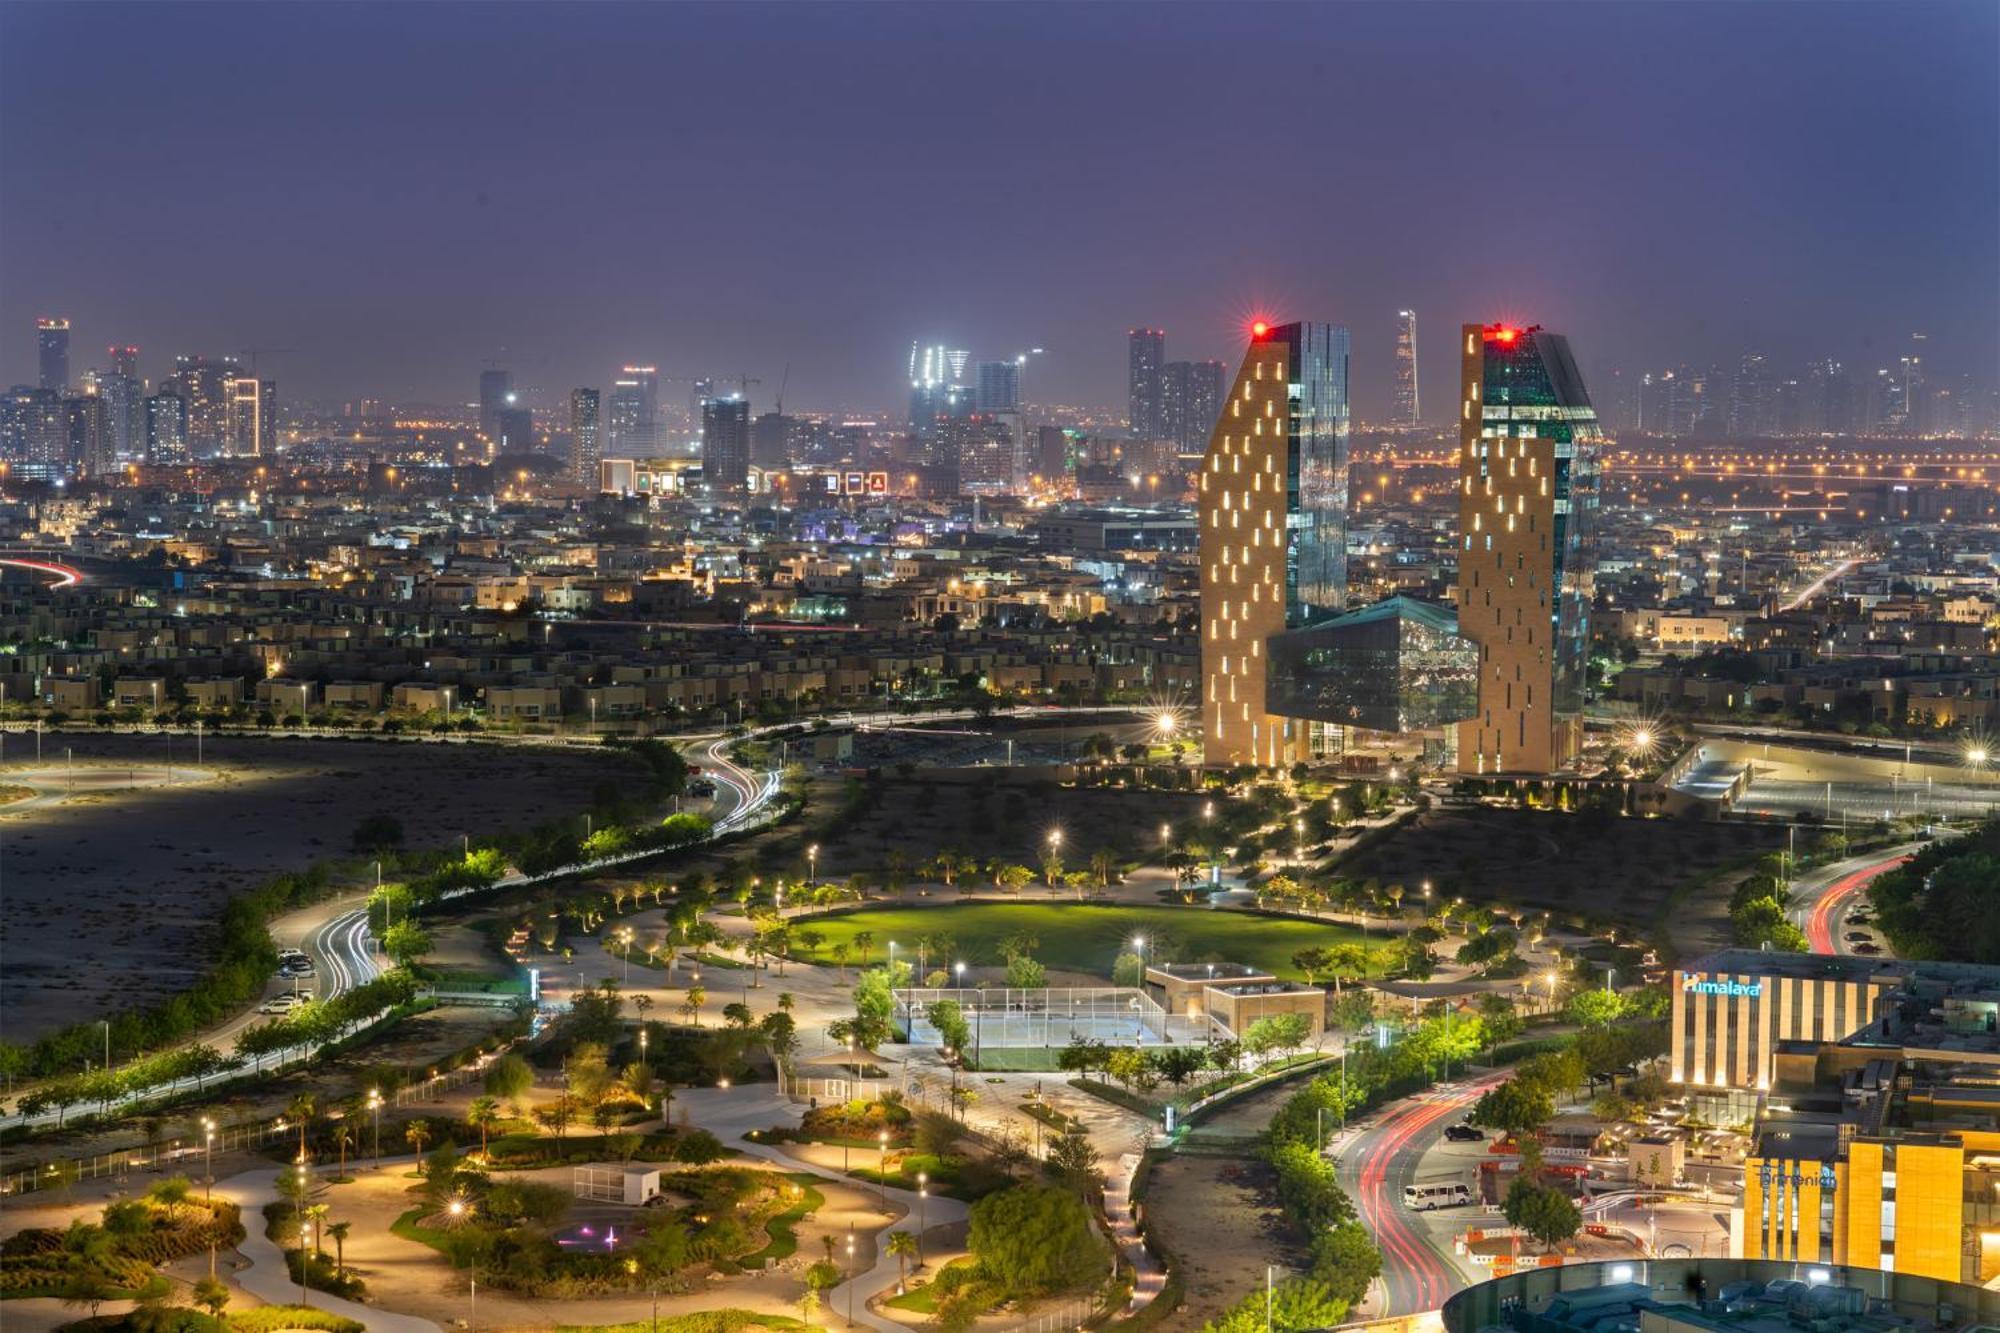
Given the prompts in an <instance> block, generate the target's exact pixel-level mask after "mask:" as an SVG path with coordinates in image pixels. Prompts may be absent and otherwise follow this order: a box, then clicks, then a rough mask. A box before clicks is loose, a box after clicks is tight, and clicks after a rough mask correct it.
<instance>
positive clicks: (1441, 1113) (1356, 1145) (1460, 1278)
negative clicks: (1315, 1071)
mask: <svg viewBox="0 0 2000 1333" xmlns="http://www.w3.org/2000/svg"><path fill="white" fill-rule="evenodd" d="M1506 1077H1507V1076H1506V1075H1505V1074H1487V1075H1482V1076H1481V1077H1479V1078H1477V1079H1472V1080H1469V1081H1467V1082H1464V1083H1457V1084H1450V1085H1440V1086H1438V1087H1435V1088H1432V1089H1429V1090H1428V1091H1425V1092H1420V1093H1417V1094H1416V1095H1415V1096H1412V1097H1405V1098H1404V1099H1403V1100H1401V1101H1399V1102H1394V1103H1392V1104H1391V1105H1389V1106H1388V1107H1386V1108H1385V1109H1383V1110H1382V1111H1381V1112H1379V1113H1378V1114H1377V1115H1376V1117H1375V1118H1374V1119H1373V1120H1372V1121H1370V1122H1368V1123H1367V1124H1366V1125H1364V1126H1363V1127H1362V1128H1361V1129H1360V1131H1359V1132H1358V1133H1357V1134H1355V1135H1354V1136H1353V1137H1351V1138H1349V1139H1348V1140H1347V1142H1346V1144H1345V1145H1344V1146H1343V1148H1342V1150H1341V1155H1340V1163H1339V1174H1340V1183H1341V1184H1342V1186H1344V1187H1345V1188H1346V1190H1347V1192H1348V1194H1349V1195H1350V1196H1351V1197H1352V1198H1353V1199H1354V1206H1355V1208H1356V1210H1357V1211H1358V1212H1359V1213H1360V1215H1361V1223H1362V1225H1363V1226H1365V1227H1367V1228H1368V1230H1369V1232H1370V1234H1372V1235H1373V1236H1374V1237H1375V1243H1376V1245H1377V1246H1379V1247H1380V1248H1381V1251H1382V1279H1381V1281H1382V1299H1381V1302H1380V1307H1379V1308H1378V1309H1377V1310H1376V1311H1375V1315H1376V1317H1378V1318H1379V1317H1386V1316H1390V1315H1408V1314H1419V1313H1422V1312H1424V1311H1427V1310H1435V1309H1437V1308H1438V1307H1439V1306H1441V1305H1443V1304H1444V1301H1445V1298H1446V1297H1447V1296H1449V1295H1451V1294H1452V1293H1453V1292H1455V1291H1457V1290H1459V1289H1460V1288H1461V1287H1464V1286H1466V1285H1467V1284H1468V1279H1467V1278H1466V1277H1465V1276H1464V1274H1463V1273H1462V1272H1461V1271H1460V1269H1459V1267H1458V1264H1457V1262H1456V1261H1455V1260H1454V1259H1453V1258H1452V1256H1451V1255H1450V1254H1448V1253H1446V1252H1445V1251H1444V1250H1442V1249H1440V1248H1438V1246H1437V1245H1436V1243H1435V1242H1434V1241H1433V1240H1432V1239H1431V1234H1430V1229H1429V1228H1428V1227H1427V1226H1425V1225H1424V1224H1423V1223H1421V1222H1419V1221H1417V1220H1416V1219H1415V1217H1414V1216H1413V1215H1412V1214H1411V1213H1410V1211H1409V1210H1408V1209H1407V1208H1405V1207H1404V1206H1403V1187H1404V1186H1405V1185H1408V1184H1411V1183H1412V1182H1413V1181H1414V1180H1415V1179H1416V1174H1417V1165H1418V1163H1419V1162H1420V1161H1421V1160H1422V1158H1423V1155H1424V1153H1425V1152H1426V1151H1427V1150H1428V1149H1429V1148H1430V1147H1431V1146H1432V1145H1434V1144H1435V1143H1437V1141H1438V1140H1439V1139H1441V1138H1443V1137H1444V1131H1445V1127H1446V1126H1447V1125H1450V1124H1453V1123H1455V1122H1456V1121H1458V1120H1459V1119H1461V1118H1462V1117H1463V1116H1464V1114H1465V1112H1466V1111H1467V1110H1469V1109H1470V1108H1471V1106H1472V1104H1473V1103H1474V1102H1476V1101H1478V1100H1479V1098H1480V1096H1481V1095H1482V1094H1483V1093H1485V1091H1486V1090H1487V1089H1488V1088H1490V1087H1492V1086H1493V1085H1494V1084H1496V1083H1499V1082H1502V1081H1503V1080H1504V1079H1505V1078H1506Z"/></svg>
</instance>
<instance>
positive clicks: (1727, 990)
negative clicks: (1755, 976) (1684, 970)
mask: <svg viewBox="0 0 2000 1333" xmlns="http://www.w3.org/2000/svg"><path fill="white" fill-rule="evenodd" d="M1681 989H1682V990H1684V991H1692V992H1693V993H1694V994H1696V995H1729V996H1737V995H1747V996H1749V997H1750V998H1751V999H1753V1000H1754V999H1757V998H1758V997H1759V996H1761V995H1763V993H1764V983H1763V982H1761V981H1697V980H1695V979H1694V978H1693V977H1682V978H1681Z"/></svg>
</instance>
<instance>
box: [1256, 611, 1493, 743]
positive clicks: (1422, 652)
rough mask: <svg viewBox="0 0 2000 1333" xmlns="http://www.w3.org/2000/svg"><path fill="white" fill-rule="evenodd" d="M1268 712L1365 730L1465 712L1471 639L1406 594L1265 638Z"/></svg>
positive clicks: (1445, 614) (1424, 723) (1472, 694)
mask: <svg viewBox="0 0 2000 1333" xmlns="http://www.w3.org/2000/svg"><path fill="white" fill-rule="evenodd" d="M1266 647H1267V649H1268V653H1269V660H1270V667H1269V674H1268V676H1267V677H1266V680H1267V686H1266V690H1267V693H1266V702H1267V704H1268V706H1269V708H1270V709H1271V711H1272V712H1274V713H1279V714H1282V715H1284V716H1286V717H1295V718H1305V719H1309V720H1311V721H1314V722H1326V723H1334V724H1338V725H1340V726H1345V727H1365V728H1367V729H1369V730H1371V731H1387V732H1411V731H1427V730H1432V729H1435V728H1439V727H1443V726H1445V725H1447V724H1449V723H1453V722H1460V721H1463V720H1465V719H1466V718H1469V717H1471V716H1472V715H1473V713H1474V712H1475V711H1476V709H1477V707H1478V701H1479V645H1477V644H1475V643H1473V642H1471V641H1470V640H1468V639H1465V638H1461V637H1460V636H1459V633H1458V618H1457V617H1456V616H1454V615H1453V614H1452V613H1451V612H1450V611H1448V610H1446V609H1444V608H1442V607H1437V606H1432V605H1429V604H1428V603H1425V602H1419V601H1415V600H1412V599H1411V598H1408V597H1391V598H1389V599H1388V600H1387V601H1384V602H1377V603H1376V604H1375V605H1373V606H1368V607H1363V608H1362V609H1361V610H1359V611H1352V612H1349V613H1348V614H1346V615H1344V616H1336V617H1334V618H1333V619H1331V620H1327V621H1323V622H1322V623H1320V624H1317V625H1310V626H1307V627H1306V628H1303V629H1295V630H1289V631H1287V632H1285V633H1283V634H1278V635H1273V636H1272V637H1271V639H1270V640H1269V642H1268V643H1267V645H1266Z"/></svg>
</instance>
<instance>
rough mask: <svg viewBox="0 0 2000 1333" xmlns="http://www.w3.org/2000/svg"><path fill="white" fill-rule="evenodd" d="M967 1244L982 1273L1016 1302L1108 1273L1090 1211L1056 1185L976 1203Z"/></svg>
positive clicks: (1006, 1193) (1034, 1186) (1013, 1191)
mask: <svg viewBox="0 0 2000 1333" xmlns="http://www.w3.org/2000/svg"><path fill="white" fill-rule="evenodd" d="M967 1244H968V1246H969V1248H970V1249H971V1251H972V1253H973V1256H974V1257H975V1258H976V1259H977V1260H978V1262H979V1267H980V1270H981V1271H982V1272H983V1273H984V1274H985V1275H986V1276H987V1277H988V1278H989V1279H991V1280H992V1282H993V1283H994V1285H995V1286H997V1287H999V1288H1000V1290H1001V1291H1003V1292H1004V1293H1006V1294H1007V1295H1008V1296H1010V1297H1013V1298H1015V1299H1024V1298H1031V1297H1034V1296H1039V1295H1044V1294H1047V1293H1049V1292H1056V1291H1066V1290H1068V1289H1070V1288H1072V1287H1077V1286H1081V1285H1083V1284H1084V1283H1086V1282H1089V1281H1092V1280H1093V1279H1094V1278H1096V1276H1097V1275H1098V1274H1099V1273H1101V1272H1102V1271H1103V1269H1104V1257H1105V1256H1104V1243H1103V1242H1102V1241H1101V1240H1100V1239H1099V1238H1098V1235H1097V1228H1096V1226H1095V1225H1094V1224H1093V1222H1092V1220H1091V1214H1090V1209H1089V1208H1088V1207H1087V1206H1085V1204H1084V1203H1083V1201H1082V1200H1081V1199H1079V1198H1078V1197H1077V1196H1076V1195H1075V1194H1073V1193H1071V1192H1070V1191H1069V1190H1065V1189H1058V1188H1056V1187H1055V1186H1052V1185H1037V1184H1024V1185H1015V1186H1013V1187H1012V1188H1010V1189H1004V1190H1001V1191H1000V1192H998V1193H997V1194H989V1195H987V1196H986V1197H985V1198H983V1199H981V1200H979V1202H977V1203H975V1204H973V1205H972V1226H971V1230H970V1232H969V1234H968V1237H967Z"/></svg>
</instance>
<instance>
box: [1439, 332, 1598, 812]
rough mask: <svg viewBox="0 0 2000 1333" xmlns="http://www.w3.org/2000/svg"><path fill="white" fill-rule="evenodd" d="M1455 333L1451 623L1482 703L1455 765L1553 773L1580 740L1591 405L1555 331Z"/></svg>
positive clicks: (1591, 501) (1593, 494) (1593, 503)
mask: <svg viewBox="0 0 2000 1333" xmlns="http://www.w3.org/2000/svg"><path fill="white" fill-rule="evenodd" d="M1461 336H1462V343H1461V347H1460V360H1461V363H1462V366H1463V373H1462V374H1461V375H1460V377H1459V383H1460V384H1461V385H1462V386H1463V398H1462V400H1461V402H1460V404H1459V500H1458V514H1459V551H1458V629H1459V633H1460V634H1462V635H1464V636H1465V637H1466V638H1468V639H1471V640H1473V641H1474V642H1475V643H1477V644H1478V645H1479V713H1478V716H1477V717H1475V718H1474V719H1473V720H1471V721H1470V722H1465V723H1461V724H1460V726H1459V732H1458V765H1459V771H1460V772H1464V773H1553V772H1556V771H1558V770H1560V769H1563V768H1566V767H1568V766H1570V765H1571V764H1572V763H1573V762H1574V761H1575V759H1576V756H1577V752H1578V750H1579V748H1580V747H1581V744H1582V740H1583V685H1584V666H1585V656H1586V649H1587V647H1588V644H1589V639H1590V626H1589V613H1590V595H1591V535H1592V533H1591V529H1592V526H1593V524H1592V519H1593V517H1594V514H1595V511H1596V508H1597V446H1598V441H1599V439H1600V434H1599V431H1598V426H1597V413H1596V412H1595V411H1593V410H1592V409H1591V406H1590V397H1589V395H1588V394H1587V393H1585V392H1584V388H1583V377H1582V376H1581V375H1580V374H1578V373H1577V369H1576V361H1575V359H1574V358H1573V357H1572V356H1571V355H1570V350H1569V341H1568V340H1567V339H1565V338H1563V337H1562V336H1561V335H1560V334H1554V333H1548V332H1545V331H1543V330H1542V329H1541V328H1539V327H1535V328H1525V329H1522V328H1515V327H1513V326H1511V325H1505V324H1487V325H1479V324H1467V325H1466V326H1465V327H1464V329H1463V331H1462V335H1461Z"/></svg>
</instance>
